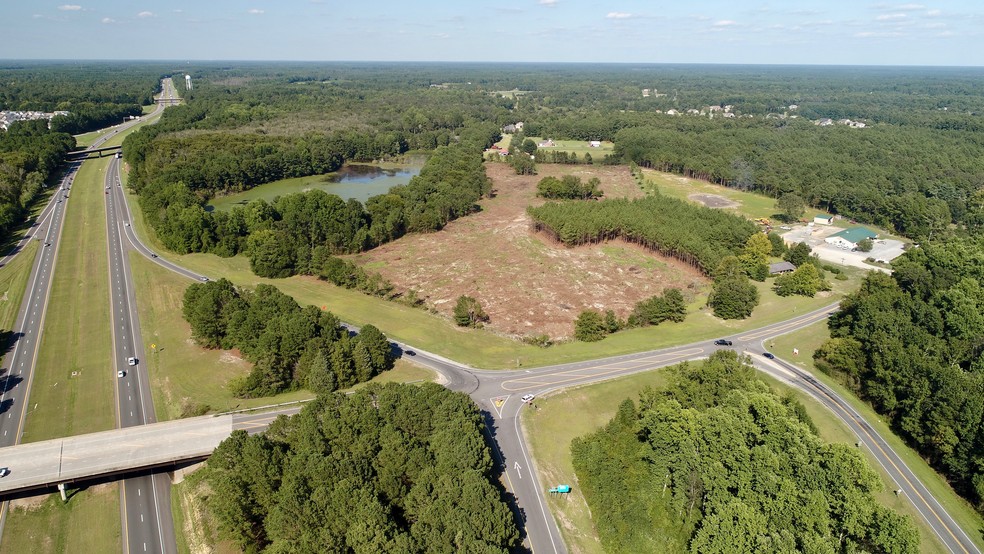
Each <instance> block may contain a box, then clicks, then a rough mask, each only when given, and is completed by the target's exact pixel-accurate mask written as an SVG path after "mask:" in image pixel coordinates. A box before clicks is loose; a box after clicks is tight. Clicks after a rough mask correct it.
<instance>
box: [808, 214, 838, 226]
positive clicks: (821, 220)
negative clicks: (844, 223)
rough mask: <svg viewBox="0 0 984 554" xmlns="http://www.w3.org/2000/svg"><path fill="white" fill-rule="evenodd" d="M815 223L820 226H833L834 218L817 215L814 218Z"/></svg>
mask: <svg viewBox="0 0 984 554" xmlns="http://www.w3.org/2000/svg"><path fill="white" fill-rule="evenodd" d="M813 222H814V223H817V224H819V225H833V223H834V216H832V215H827V214H817V215H815V216H813Z"/></svg>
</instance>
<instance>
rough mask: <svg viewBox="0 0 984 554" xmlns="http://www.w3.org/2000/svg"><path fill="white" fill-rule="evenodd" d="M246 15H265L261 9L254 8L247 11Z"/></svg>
mask: <svg viewBox="0 0 984 554" xmlns="http://www.w3.org/2000/svg"><path fill="white" fill-rule="evenodd" d="M246 13H251V14H254V15H258V14H261V13H263V10H261V9H259V8H252V9H249V10H247V11H246Z"/></svg>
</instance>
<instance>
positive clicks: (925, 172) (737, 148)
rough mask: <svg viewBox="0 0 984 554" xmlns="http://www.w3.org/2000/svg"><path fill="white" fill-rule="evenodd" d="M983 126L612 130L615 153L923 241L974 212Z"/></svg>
mask: <svg viewBox="0 0 984 554" xmlns="http://www.w3.org/2000/svg"><path fill="white" fill-rule="evenodd" d="M982 137H984V134H982V131H968V130H951V129H947V130H940V129H926V128H919V127H890V126H875V127H871V128H865V129H854V128H850V127H846V126H830V127H817V126H815V125H813V124H812V123H810V122H809V121H806V120H803V119H797V120H781V121H780V120H762V119H751V120H749V119H742V120H738V121H736V122H727V123H726V122H724V121H722V122H716V121H713V120H708V119H703V118H680V119H678V120H674V118H666V117H664V118H662V121H653V122H651V123H649V124H647V125H646V126H645V127H631V128H626V129H623V130H621V131H619V132H618V133H617V134H616V136H615V156H616V157H618V158H621V159H623V160H625V161H632V162H635V163H637V164H639V165H641V166H644V167H651V168H655V169H659V170H661V171H668V172H673V173H680V174H683V175H687V176H690V177H697V178H701V179H706V180H709V181H713V182H716V183H720V184H724V185H728V186H734V187H740V188H743V189H748V190H754V191H757V192H761V193H763V194H767V195H770V196H773V197H779V196H781V195H783V194H787V193H795V194H797V195H799V196H801V197H802V198H804V199H805V200H806V201H807V202H808V203H809V204H810V205H811V206H814V207H817V208H822V209H825V210H829V211H831V212H833V213H838V214H841V215H844V216H847V217H851V218H856V219H858V220H862V221H867V222H870V223H873V224H875V225H879V226H882V227H887V228H890V229H894V230H895V231H897V232H898V233H900V234H902V235H905V236H909V237H914V238H925V237H928V236H931V235H932V233H933V232H939V231H940V230H942V229H945V228H946V227H947V226H948V225H950V224H951V223H960V224H963V223H965V222H966V221H967V219H968V216H974V217H976V216H977V213H978V212H976V211H974V210H973V208H972V207H971V206H968V203H969V202H970V201H971V198H972V197H973V196H974V193H975V191H976V190H977V189H978V188H979V187H980V184H981V183H982V182H984V139H982Z"/></svg>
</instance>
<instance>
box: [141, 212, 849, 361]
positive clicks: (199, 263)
mask: <svg viewBox="0 0 984 554" xmlns="http://www.w3.org/2000/svg"><path fill="white" fill-rule="evenodd" d="M130 201H131V205H133V206H135V205H136V198H135V197H133V196H131V198H130ZM134 227H135V229H136V230H137V232H138V233H140V235H141V236H142V237H144V238H145V240H147V242H148V244H149V245H151V246H152V247H153V248H155V249H156V250H157V251H158V252H160V253H161V255H162V256H164V257H165V258H167V259H169V260H171V261H173V262H175V263H178V264H181V265H183V266H185V267H188V268H190V269H192V270H193V271H196V272H199V273H202V274H204V275H209V276H211V277H212V278H218V277H226V278H227V279H229V280H231V281H232V282H234V283H235V284H237V285H239V286H245V287H251V288H252V287H255V286H256V285H257V284H259V283H268V284H272V285H274V286H276V287H278V288H279V289H280V290H282V291H283V292H284V293H286V294H289V295H291V296H292V297H294V299H295V300H297V301H298V302H299V303H300V304H302V305H307V304H313V305H316V306H325V307H327V309H328V310H330V311H332V312H333V313H334V314H336V315H338V316H339V317H340V318H342V319H343V320H344V321H346V322H349V323H352V324H355V325H365V324H367V323H372V324H373V325H375V326H377V327H379V329H380V330H382V331H383V332H384V333H386V335H387V336H389V337H390V338H392V339H396V340H400V341H402V342H406V343H408V344H412V345H414V346H416V347H418V348H421V349H423V350H427V351H430V352H434V353H437V354H440V355H442V356H445V357H448V358H451V359H453V360H456V361H459V362H462V363H465V364H468V365H471V366H474V367H484V368H495V369H502V368H515V367H517V366H519V367H536V366H542V365H549V364H556V363H562V362H570V361H578V360H587V359H593V358H600V357H605V356H615V355H619V354H626V353H630V352H639V351H644V350H651V349H655V348H661V347H665V346H670V345H674V344H682V343H688V342H693V341H697V340H707V339H712V338H714V337H717V336H719V335H727V334H732V333H736V332H741V331H746V330H750V329H755V328H757V327H761V326H763V325H768V324H771V323H775V322H778V321H782V320H784V319H788V318H791V317H795V316H797V315H800V314H803V313H806V312H809V311H812V310H815V309H819V308H821V307H823V306H826V305H829V304H831V303H833V302H836V301H837V300H839V299H840V298H841V297H842V296H843V295H844V294H846V293H847V292H850V291H851V290H854V289H855V288H856V287H857V286H858V284H859V283H860V279H861V277H862V272H861V271H860V270H850V269H849V270H847V273H848V275H849V277H850V278H849V280H847V281H834V280H831V283H832V284H833V285H834V290H833V291H831V292H830V293H824V294H821V295H817V297H815V298H805V297H787V298H780V297H778V296H776V295H775V293H773V292H772V291H771V289H770V288H769V287H770V286H771V284H770V283H769V282H767V283H762V284H758V286H759V288H760V292H761V293H762V303H761V304H760V306H759V307H758V308H756V310H755V312H754V313H753V314H752V317H750V318H749V319H746V320H740V321H724V320H721V319H718V318H715V317H714V316H713V315H711V313H710V311H709V310H708V309H706V308H700V306H702V305H703V302H701V301H700V299H699V298H698V300H697V301H695V302H694V304H693V306H692V307H691V310H692V311H691V313H690V314H689V315H688V317H687V320H686V321H684V322H683V323H664V324H662V325H659V326H657V327H648V328H641V329H630V330H627V331H622V332H619V333H616V334H614V335H611V336H609V337H608V338H606V339H605V340H603V341H601V342H596V343H583V342H568V343H563V344H558V345H555V346H552V347H550V348H538V347H535V346H530V345H527V344H523V343H521V342H519V341H517V340H515V339H512V338H509V337H504V336H500V335H496V334H493V333H490V332H487V331H483V330H480V329H463V328H459V327H455V326H454V325H453V324H452V323H451V322H450V321H449V320H448V319H446V318H444V317H441V316H438V315H435V314H432V313H429V312H427V311H424V310H420V309H416V308H410V307H407V306H405V305H402V304H399V303H396V302H388V301H385V300H381V299H379V298H374V297H370V296H367V295H365V294H362V293H360V292H357V291H353V290H347V289H343V288H340V287H336V286H333V285H331V284H329V283H326V282H324V281H319V280H318V279H315V278H313V277H305V276H296V277H291V278H287V279H264V278H260V277H257V276H256V275H254V274H253V272H252V271H251V270H250V268H249V261H248V260H247V259H246V258H245V257H243V256H237V257H234V258H220V257H218V256H215V255H212V254H187V255H183V256H181V255H175V254H172V253H169V252H167V250H166V249H164V248H163V246H162V245H161V244H160V242H159V241H158V240H157V239H156V237H155V236H154V235H153V230H152V229H149V228H148V227H147V225H146V224H145V222H144V221H143V217H142V214H140V213H139V211H138V210H134Z"/></svg>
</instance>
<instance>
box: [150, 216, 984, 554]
mask: <svg viewBox="0 0 984 554" xmlns="http://www.w3.org/2000/svg"><path fill="white" fill-rule="evenodd" d="M131 233H132V230H131ZM132 240H133V241H134V242H135V243H136V244H139V240H138V239H137V238H136V237H135V236H134V237H133V238H132ZM137 248H138V249H140V250H141V251H142V252H147V251H149V250H147V249H146V248H143V249H141V248H140V247H139V246H138V247H137ZM155 259H157V260H158V263H161V261H160V259H159V258H155ZM162 265H164V264H163V263H162ZM192 275H194V274H192ZM195 277H196V278H199V279H201V278H202V277H201V276H198V275H195ZM836 308H837V306H836V305H830V306H827V307H825V308H822V309H819V310H816V311H814V312H810V313H807V314H804V315H801V316H798V317H794V318H791V319H789V320H787V321H783V322H780V323H775V324H772V325H768V326H765V327H762V328H760V329H756V330H752V331H748V332H744V333H739V334H737V335H735V336H731V337H723V338H726V339H728V340H730V341H731V342H732V345H731V346H730V347H721V346H717V345H714V344H713V342H712V341H706V342H700V343H694V344H689V345H683V346H678V347H675V348H667V349H663V350H658V351H653V352H643V353H638V354H629V355H624V356H616V357H612V358H606V359H601V360H593V361H586V362H577V363H572V364H562V365H557V366H550V367H543V368H535V369H528V370H513V371H489V370H480V369H474V368H470V367H467V366H464V365H462V364H458V363H456V362H454V361H453V360H449V359H447V358H443V357H441V356H438V355H435V354H431V353H428V352H425V351H422V350H419V349H417V348H414V347H413V346H412V345H408V344H399V343H397V346H398V347H399V348H400V349H402V350H403V352H404V355H408V357H409V358H410V359H411V360H413V361H414V362H417V363H419V364H421V365H424V366H426V367H430V368H431V369H434V370H435V371H437V372H438V373H440V374H441V376H442V380H443V382H444V385H445V386H446V387H448V388H449V389H452V390H456V391H461V392H464V393H466V394H468V395H469V396H471V398H472V399H473V400H475V402H477V403H478V404H479V406H480V407H481V408H482V409H483V410H484V411H485V412H486V413H487V414H488V416H487V418H486V423H487V427H488V429H487V436H488V438H489V439H490V442H491V443H492V444H493V448H494V451H495V454H496V457H497V461H498V463H499V464H500V465H501V469H502V471H503V475H504V476H505V480H506V483H507V486H508V487H509V490H510V491H511V492H512V493H513V494H514V495H515V497H516V503H517V506H516V508H517V510H518V512H519V513H520V514H521V519H522V523H523V527H524V532H525V535H526V539H525V540H526V544H527V546H528V547H529V548H530V549H531V550H533V551H534V552H538V553H540V552H557V553H563V552H566V551H567V549H566V546H565V545H564V542H563V539H562V538H561V535H560V532H559V529H558V527H557V524H556V521H555V520H554V518H553V516H552V514H550V512H549V511H548V510H547V509H546V500H545V493H546V490H547V488H548V487H549V486H551V485H556V484H557V483H541V482H539V479H538V476H537V475H536V473H535V472H534V471H531V469H532V468H533V464H532V460H531V459H530V454H529V447H528V446H527V444H526V441H525V437H524V436H523V433H522V430H521V428H520V418H519V412H520V410H521V409H523V407H524V406H526V403H524V402H522V400H521V398H522V396H523V395H525V394H533V395H534V396H536V395H543V394H547V393H550V392H552V391H556V390H560V389H563V388H567V387H572V386H579V385H586V384H591V383H597V382H600V381H605V380H608V379H614V378H617V377H623V376H626V375H631V374H634V373H639V372H642V371H649V370H652V369H657V368H660V367H665V366H668V365H672V364H676V363H679V362H681V361H684V360H694V359H700V358H706V357H708V356H709V355H710V354H711V353H712V352H713V351H715V350H716V349H719V348H734V349H736V350H737V351H739V352H742V351H747V352H751V353H754V354H753V355H752V359H753V361H754V362H755V366H756V368H758V369H760V370H763V371H767V372H768V373H770V374H773V375H775V376H777V377H778V378H781V379H782V380H783V381H785V382H788V383H789V384H791V385H793V386H795V387H797V388H799V389H800V390H802V391H804V392H805V393H806V394H808V395H810V396H811V397H813V398H814V399H816V400H818V401H819V402H820V403H821V404H823V405H825V406H827V407H828V408H829V409H831V410H832V411H833V412H834V413H835V414H836V415H838V417H841V418H842V419H844V420H845V421H846V422H847V423H848V425H850V426H851V428H852V429H854V430H855V432H856V433H857V434H858V440H859V442H860V443H861V444H862V445H864V446H865V447H866V448H868V449H870V450H871V451H872V452H874V453H875V458H876V459H877V460H878V462H879V464H881V465H882V467H883V468H885V470H886V471H887V472H888V473H889V475H892V477H893V479H895V480H896V482H897V483H898V486H899V489H898V490H900V491H901V493H902V494H905V496H906V497H907V498H908V499H909V500H910V501H911V502H912V503H913V504H914V505H915V506H916V509H917V510H918V511H919V513H920V514H921V515H922V516H923V518H924V519H925V520H926V521H927V522H928V523H929V525H930V526H931V527H932V528H933V530H934V532H936V534H937V535H938V536H939V537H940V540H941V541H943V543H944V544H945V545H946V546H947V548H948V549H949V550H950V551H951V552H954V553H961V554H971V553H979V552H980V550H979V549H978V548H977V546H976V545H975V544H974V543H973V542H972V541H971V540H970V539H969V537H968V535H967V534H966V532H965V531H964V530H963V529H961V528H960V526H959V525H957V524H956V522H955V521H954V520H953V518H952V517H950V515H949V514H948V513H947V512H946V510H945V509H943V507H942V506H940V504H939V502H937V501H936V499H935V498H934V497H933V496H932V495H931V494H930V493H929V491H928V490H927V489H926V488H925V486H924V485H923V484H922V483H920V482H919V480H918V478H916V476H915V475H914V474H912V472H911V471H909V470H908V468H906V467H905V464H904V462H903V461H902V460H901V458H900V457H899V456H898V455H897V454H896V453H895V452H894V451H893V450H892V449H891V448H889V447H888V446H887V443H886V441H885V440H884V439H883V438H882V437H880V436H879V435H878V433H877V432H876V431H875V430H874V429H873V428H872V427H871V426H870V425H869V424H868V423H866V422H865V421H864V418H863V417H862V416H861V415H860V414H858V413H856V412H854V410H853V409H850V407H849V404H848V403H847V402H845V401H844V400H843V399H842V398H840V397H839V396H838V395H837V394H836V393H835V392H834V391H832V390H830V389H827V388H826V387H823V386H822V385H820V384H819V382H818V381H816V380H815V379H813V378H812V377H811V376H809V375H808V374H806V373H805V372H802V371H801V370H798V369H796V368H795V367H794V366H792V365H790V364H788V363H786V362H784V361H782V360H780V359H778V358H776V359H775V360H774V363H772V362H770V363H769V364H766V363H765V358H764V357H763V356H762V355H761V354H762V353H763V352H765V350H764V348H763V346H762V345H763V343H764V341H766V340H767V339H769V338H773V337H776V336H779V335H783V334H786V333H790V332H792V331H795V330H798V329H801V328H803V327H806V326H808V325H811V324H813V323H815V322H817V321H820V320H823V319H826V318H827V316H829V315H830V314H831V313H833V311H835V310H836ZM777 368H778V369H777ZM260 427H261V425H259V424H258V425H256V426H254V427H253V428H252V429H253V430H254V431H256V430H258V429H259V428H260Z"/></svg>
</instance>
